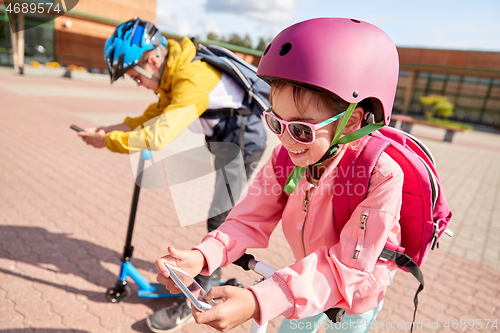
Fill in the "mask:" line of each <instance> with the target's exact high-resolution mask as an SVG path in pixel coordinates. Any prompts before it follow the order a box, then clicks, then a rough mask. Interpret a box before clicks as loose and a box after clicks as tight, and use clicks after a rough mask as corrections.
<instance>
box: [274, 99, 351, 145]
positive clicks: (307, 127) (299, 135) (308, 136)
mask: <svg viewBox="0 0 500 333" xmlns="http://www.w3.org/2000/svg"><path fill="white" fill-rule="evenodd" d="M272 110H273V107H272V106H271V107H270V108H269V109H267V111H264V117H265V119H266V123H267V126H269V129H270V130H271V131H272V132H273V133H274V134H276V135H282V134H283V132H284V130H285V127H286V129H287V130H288V133H289V134H290V136H291V137H292V138H293V139H294V140H295V141H297V142H298V143H304V144H310V143H313V142H314V140H316V135H315V133H316V131H317V130H318V129H320V128H321V127H324V126H326V125H328V124H331V123H333V122H334V121H335V120H337V119H339V118H340V117H342V116H343V115H344V114H345V111H344V112H342V113H339V114H338V115H336V116H333V117H331V118H329V119H327V120H324V121H322V122H320V123H318V124H309V123H305V122H302V121H286V120H283V119H280V118H278V117H277V116H276V115H275V114H274V113H272Z"/></svg>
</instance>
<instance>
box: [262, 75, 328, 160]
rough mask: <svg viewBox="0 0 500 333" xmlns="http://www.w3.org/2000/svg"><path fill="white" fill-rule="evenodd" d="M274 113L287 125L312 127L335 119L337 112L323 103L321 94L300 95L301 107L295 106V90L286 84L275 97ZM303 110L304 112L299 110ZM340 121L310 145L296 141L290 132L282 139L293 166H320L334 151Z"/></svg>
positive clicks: (280, 138)
mask: <svg viewBox="0 0 500 333" xmlns="http://www.w3.org/2000/svg"><path fill="white" fill-rule="evenodd" d="M272 102H273V113H274V114H275V115H276V116H278V117H279V118H281V119H283V120H286V121H303V122H307V123H311V124H317V123H320V122H322V121H324V120H326V119H328V118H331V117H332V116H334V115H335V113H334V111H333V110H328V108H327V107H326V106H325V105H324V104H323V103H322V102H321V101H320V99H319V98H318V97H317V94H315V93H312V92H305V93H302V94H300V101H299V103H295V98H294V93H293V86H291V85H289V84H285V85H283V86H281V87H280V88H277V89H276V90H275V91H274V93H273V95H272ZM297 104H299V107H302V106H303V109H304V110H302V108H301V110H299V109H297ZM337 124H338V121H335V122H333V123H331V124H328V125H326V126H325V127H322V128H320V129H318V130H317V131H316V140H314V142H313V143H310V144H303V143H299V142H297V141H295V140H294V139H293V138H292V137H291V136H290V133H288V131H287V130H285V131H283V134H281V135H278V139H279V140H280V141H281V144H282V145H283V147H285V149H286V150H287V151H288V155H290V158H291V159H292V162H293V163H294V164H295V165H297V166H307V165H311V164H313V163H316V162H317V161H318V160H319V159H320V158H321V157H323V155H324V154H325V152H326V151H327V150H328V148H329V147H330V144H331V142H332V140H333V137H334V135H335V130H336V128H337Z"/></svg>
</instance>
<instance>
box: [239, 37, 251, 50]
mask: <svg viewBox="0 0 500 333" xmlns="http://www.w3.org/2000/svg"><path fill="white" fill-rule="evenodd" d="M241 46H243V47H246V48H249V49H251V48H252V39H251V38H250V36H248V34H246V35H245V38H244V39H243V40H242V42H241Z"/></svg>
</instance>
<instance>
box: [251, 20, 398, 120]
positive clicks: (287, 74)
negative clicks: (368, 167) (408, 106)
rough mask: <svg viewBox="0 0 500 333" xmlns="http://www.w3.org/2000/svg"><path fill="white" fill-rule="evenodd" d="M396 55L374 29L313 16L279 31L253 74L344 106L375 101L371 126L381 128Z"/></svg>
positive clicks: (393, 87)
mask: <svg viewBox="0 0 500 333" xmlns="http://www.w3.org/2000/svg"><path fill="white" fill-rule="evenodd" d="M398 74H399V59H398V52H397V50H396V47H395V46H394V43H393V42H392V40H391V39H390V38H389V36H387V34H386V33H385V32H383V31H382V30H381V29H379V28H377V27H376V26H374V25H372V24H370V23H367V22H362V21H358V20H353V19H346V18H317V19H311V20H307V21H303V22H300V23H297V24H294V25H292V26H291V27H288V28H287V29H285V30H283V31H282V32H280V33H279V34H278V35H277V36H276V37H275V38H274V39H273V40H272V41H271V43H270V44H269V45H268V46H267V48H266V50H265V51H264V55H263V56H262V59H261V60H260V63H259V68H258V70H257V75H258V76H259V77H260V78H262V79H264V80H266V81H267V82H269V83H270V82H271V81H272V80H274V79H282V80H284V81H287V82H290V83H293V84H296V85H302V86H305V87H311V86H312V87H317V88H320V90H326V91H329V92H332V93H334V94H336V95H338V96H340V97H341V98H342V99H344V100H345V101H347V102H349V103H359V102H361V101H362V100H363V99H365V98H369V97H372V98H375V99H377V100H378V101H379V102H380V104H381V106H382V109H383V110H375V119H376V121H377V122H380V121H381V120H382V117H383V118H384V121H385V124H386V125H387V124H388V123H389V121H390V117H391V110H392V106H393V103H394V97H395V95H396V87H397V82H398Z"/></svg>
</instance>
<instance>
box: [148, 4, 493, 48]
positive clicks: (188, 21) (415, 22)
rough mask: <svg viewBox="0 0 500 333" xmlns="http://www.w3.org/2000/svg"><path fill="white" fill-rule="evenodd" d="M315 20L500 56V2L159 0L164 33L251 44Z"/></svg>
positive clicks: (403, 41) (407, 43)
mask: <svg viewBox="0 0 500 333" xmlns="http://www.w3.org/2000/svg"><path fill="white" fill-rule="evenodd" d="M316 17H347V18H355V19H358V20H362V21H367V22H370V23H372V24H375V25H376V26H378V27H379V28H381V29H382V30H384V31H385V32H386V33H387V34H388V35H389V36H390V37H391V38H392V40H393V41H394V43H395V44H396V46H398V47H419V48H437V49H454V50H477V51H496V52H500V0H412V1H409V0H356V1H355V0H184V1H182V0H181V1H179V0H157V25H158V26H159V28H160V29H161V30H162V31H163V32H169V33H174V34H177V35H182V36H196V37H198V38H200V39H201V40H204V39H206V37H207V34H208V33H209V32H214V33H217V34H218V35H222V36H225V37H228V36H230V35H231V34H232V33H237V34H239V35H240V36H241V37H244V36H245V35H246V34H248V35H249V36H250V37H251V39H252V41H253V44H254V46H256V45H257V43H258V41H259V38H260V37H264V38H266V39H267V38H272V37H274V36H275V35H276V34H278V33H279V32H280V31H281V30H283V29H285V28H286V27H288V26H290V25H292V24H294V23H296V22H300V21H303V20H307V19H311V18H316Z"/></svg>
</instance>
